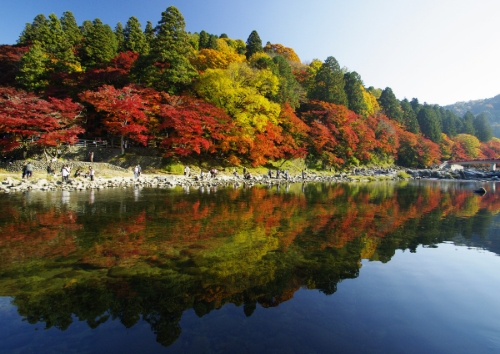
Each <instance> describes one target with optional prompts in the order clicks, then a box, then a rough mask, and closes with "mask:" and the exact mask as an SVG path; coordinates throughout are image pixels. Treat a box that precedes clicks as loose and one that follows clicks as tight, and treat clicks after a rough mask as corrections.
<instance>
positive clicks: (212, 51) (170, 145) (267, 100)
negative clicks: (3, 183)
mask: <svg viewBox="0 0 500 354" xmlns="http://www.w3.org/2000/svg"><path fill="white" fill-rule="evenodd" d="M0 133H1V136H2V139H1V140H0V149H1V150H2V152H3V153H8V152H10V151H12V150H15V149H17V150H23V151H29V150H30V149H31V148H32V147H33V146H38V147H39V148H40V149H43V150H44V151H45V152H46V156H48V157H49V156H52V155H55V154H57V151H61V150H62V149H64V148H66V147H67V146H68V145H69V144H71V143H72V142H74V141H75V139H77V138H79V137H80V138H81V137H85V138H89V139H101V138H102V139H105V140H108V141H120V145H121V146H122V149H123V145H124V142H125V141H127V142H128V144H132V145H138V146H150V147H155V148H157V149H159V150H161V152H162V153H163V154H164V156H165V157H167V158H170V159H174V160H180V161H182V160H183V159H185V158H186V157H196V158H197V159H199V160H203V159H215V160H217V161H220V163H221V164H224V165H234V166H236V165H253V166H262V165H264V164H266V163H267V162H268V161H278V160H288V159H294V158H304V159H305V161H306V163H307V164H308V166H310V167H315V168H335V169H339V168H345V167H350V166H358V165H365V164H379V163H397V164H400V165H403V166H411V167H422V166H429V165H432V164H435V163H438V162H439V161H441V160H444V159H465V158H485V157H498V156H499V154H500V140H499V139H497V138H493V133H492V129H491V125H490V123H489V121H488V119H487V115H486V114H485V113H481V114H478V115H474V113H473V112H471V111H467V112H465V113H463V114H457V113H455V112H453V111H452V110H449V109H446V108H445V107H440V106H438V105H428V104H420V103H419V101H418V99H417V98H413V99H412V100H411V101H408V100H406V99H405V100H403V101H399V100H398V99H397V98H396V95H395V93H394V92H393V91H392V89H391V88H390V87H386V88H384V89H379V88H374V87H365V85H364V83H363V80H362V78H361V75H360V74H359V73H357V72H355V71H352V72H351V71H349V70H347V69H346V68H345V67H341V66H340V64H339V63H338V62H337V60H336V59H335V57H334V56H329V57H328V58H326V59H324V60H323V61H322V60H319V59H315V60H313V61H312V62H310V63H302V62H301V61H300V59H299V56H298V55H297V53H295V51H294V50H293V49H292V48H290V47H286V46H285V45H282V44H280V43H276V42H275V43H271V42H267V43H266V44H263V42H262V40H261V38H260V36H259V34H258V32H257V31H255V30H254V31H252V32H251V33H250V34H249V37H248V38H247V40H246V41H243V40H242V39H233V38H230V37H229V36H228V35H227V34H224V33H223V34H211V33H207V32H206V31H204V30H201V31H200V32H199V33H198V32H197V33H188V32H186V30H185V21H184V18H183V16H182V14H181V13H180V12H179V10H178V9H177V8H175V7H172V6H171V7H168V8H167V9H166V10H165V11H164V12H162V13H161V14H159V21H158V22H157V24H156V25H153V23H152V22H150V21H148V22H147V23H146V25H145V28H144V29H143V28H142V24H141V23H139V21H138V20H137V18H136V17H134V16H132V17H130V18H129V19H128V20H127V22H126V23H125V25H122V24H121V23H118V24H116V25H115V26H114V29H113V28H112V27H111V26H110V25H108V24H104V23H102V21H100V20H99V19H94V20H92V21H90V20H85V21H83V22H82V23H81V24H80V25H78V23H77V22H76V19H75V18H74V16H73V14H72V13H71V12H69V11H67V12H65V13H64V14H63V15H62V17H60V18H58V17H57V16H56V15H55V14H50V15H49V16H48V17H46V16H45V15H43V14H41V15H38V16H36V17H35V19H34V20H33V22H32V23H27V24H26V27H25V29H24V31H23V32H22V33H21V34H20V37H19V40H18V43H17V44H15V45H4V46H0Z"/></svg>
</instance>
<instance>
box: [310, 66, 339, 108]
mask: <svg viewBox="0 0 500 354" xmlns="http://www.w3.org/2000/svg"><path fill="white" fill-rule="evenodd" d="M314 81H315V85H314V86H313V88H312V91H311V92H309V98H311V99H316V100H321V101H325V102H330V103H335V104H341V105H344V106H347V95H346V93H345V91H344V86H345V83H344V74H343V73H342V70H341V69H340V65H339V63H338V62H337V60H336V59H335V58H334V57H328V58H326V60H325V62H324V63H323V64H322V65H321V67H320V68H319V70H318V72H317V73H316V76H315V78H314Z"/></svg>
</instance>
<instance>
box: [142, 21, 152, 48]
mask: <svg viewBox="0 0 500 354" xmlns="http://www.w3.org/2000/svg"><path fill="white" fill-rule="evenodd" d="M144 37H146V43H147V44H148V46H149V48H151V46H152V45H153V41H154V39H155V29H154V27H153V24H152V23H151V21H148V22H147V23H146V28H145V29H144Z"/></svg>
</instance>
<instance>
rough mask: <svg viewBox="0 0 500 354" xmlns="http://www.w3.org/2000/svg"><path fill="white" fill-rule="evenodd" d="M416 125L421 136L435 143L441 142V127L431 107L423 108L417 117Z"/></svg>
mask: <svg viewBox="0 0 500 354" xmlns="http://www.w3.org/2000/svg"><path fill="white" fill-rule="evenodd" d="M417 119H418V124H419V125H420V130H421V131H422V134H423V135H424V136H425V137H427V138H428V139H430V140H432V141H433V142H435V143H438V144H439V142H440V141H441V126H440V124H439V120H438V118H437V116H436V112H435V111H434V109H433V108H432V107H431V106H428V105H426V106H424V107H423V108H422V109H421V110H420V111H419V112H418V115H417Z"/></svg>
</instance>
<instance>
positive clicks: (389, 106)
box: [378, 87, 403, 123]
mask: <svg viewBox="0 0 500 354" xmlns="http://www.w3.org/2000/svg"><path fill="white" fill-rule="evenodd" d="M378 103H379V104H380V107H381V108H382V109H383V111H384V112H385V114H386V115H387V117H389V118H391V119H394V120H395V121H397V122H399V123H403V111H402V110H401V107H400V105H399V101H398V99H397V98H396V95H394V92H392V89H391V88H390V87H386V88H385V89H384V90H383V91H382V94H381V95H380V98H379V99H378Z"/></svg>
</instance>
